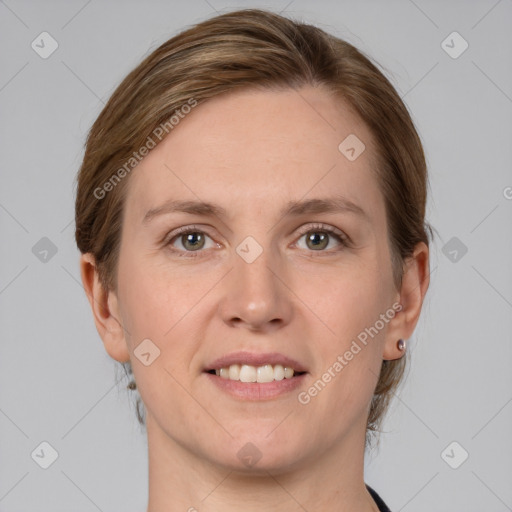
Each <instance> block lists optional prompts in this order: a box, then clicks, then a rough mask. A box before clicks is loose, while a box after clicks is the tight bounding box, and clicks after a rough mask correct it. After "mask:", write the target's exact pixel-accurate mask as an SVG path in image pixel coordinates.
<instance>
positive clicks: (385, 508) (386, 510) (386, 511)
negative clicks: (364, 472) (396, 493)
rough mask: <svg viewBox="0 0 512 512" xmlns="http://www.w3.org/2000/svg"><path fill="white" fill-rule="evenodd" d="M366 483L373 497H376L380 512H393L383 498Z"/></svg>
mask: <svg viewBox="0 0 512 512" xmlns="http://www.w3.org/2000/svg"><path fill="white" fill-rule="evenodd" d="M365 485H366V488H367V489H368V492H369V493H370V494H371V495H372V498H373V499H374V501H375V503H377V506H378V507H379V510H380V512H391V510H389V508H388V506H387V505H386V504H385V503H384V502H383V501H382V498H381V497H380V496H379V495H378V494H377V493H376V492H375V491H374V490H373V489H372V488H371V487H370V486H369V485H367V484H365Z"/></svg>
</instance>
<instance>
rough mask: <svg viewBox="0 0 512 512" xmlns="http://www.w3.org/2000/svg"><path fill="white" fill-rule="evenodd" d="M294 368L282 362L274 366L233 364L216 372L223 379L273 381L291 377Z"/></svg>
mask: <svg viewBox="0 0 512 512" xmlns="http://www.w3.org/2000/svg"><path fill="white" fill-rule="evenodd" d="M294 373H295V372H294V371H293V369H292V368H287V367H283V366H282V365H280V364H276V365H275V366H272V365H271V364H265V365H263V366H251V365H248V364H242V365H239V364H232V365H231V366H229V367H226V368H220V369H217V370H215V374H216V375H218V376H219V377H221V378H223V379H229V380H238V381H240V382H272V381H274V380H283V379H291V378H292V377H293V375H294Z"/></svg>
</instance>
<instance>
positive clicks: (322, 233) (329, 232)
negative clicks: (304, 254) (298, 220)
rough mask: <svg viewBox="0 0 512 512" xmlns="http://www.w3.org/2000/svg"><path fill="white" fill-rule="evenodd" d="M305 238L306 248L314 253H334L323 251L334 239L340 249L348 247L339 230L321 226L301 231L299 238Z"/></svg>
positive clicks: (307, 227) (315, 225)
mask: <svg viewBox="0 0 512 512" xmlns="http://www.w3.org/2000/svg"><path fill="white" fill-rule="evenodd" d="M303 236H306V248H307V249H311V250H312V251H314V252H328V253H331V252H336V250H335V251H325V250H324V249H325V248H326V247H328V245H329V242H330V241H331V240H332V239H335V240H336V241H337V242H338V243H339V244H340V245H341V246H342V247H345V246H347V245H348V240H347V236H346V235H345V234H344V233H343V232H342V231H340V230H338V229H336V228H333V227H331V226H327V225H323V224H313V225H311V224H310V225H308V226H305V227H304V228H302V229H301V238H302V237H303Z"/></svg>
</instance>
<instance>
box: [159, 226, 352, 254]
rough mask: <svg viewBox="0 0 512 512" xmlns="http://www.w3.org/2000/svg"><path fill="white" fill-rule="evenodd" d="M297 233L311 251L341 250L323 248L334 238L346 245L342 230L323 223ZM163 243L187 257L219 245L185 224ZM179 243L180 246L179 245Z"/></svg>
mask: <svg viewBox="0 0 512 512" xmlns="http://www.w3.org/2000/svg"><path fill="white" fill-rule="evenodd" d="M299 234H300V238H299V240H300V239H301V238H302V237H304V236H306V250H307V249H309V250H310V251H312V252H321V253H328V254H331V253H333V252H337V251H339V250H341V249H334V250H330V251H326V250H324V249H325V248H326V247H328V246H329V242H331V241H332V240H333V239H334V240H336V241H337V242H338V244H339V245H340V246H341V247H342V248H343V247H346V246H347V245H348V237H347V236H346V235H345V234H344V233H343V232H342V231H340V230H338V229H336V228H333V227H331V226H328V225H324V224H309V225H307V226H305V227H303V228H301V230H300V231H299ZM207 239H209V240H210V241H211V242H212V243H211V244H210V246H209V247H207V246H206V241H207ZM296 243H298V242H296ZM164 245H165V246H168V247H169V248H170V250H171V251H172V252H174V253H176V254H177V255H178V256H179V257H182V256H183V257H189V258H190V257H192V258H195V257H197V256H199V255H200V253H201V252H202V249H211V248H214V247H220V246H219V244H218V243H216V242H213V240H212V239H211V237H210V236H209V235H208V234H207V233H205V232H204V231H203V230H201V229H199V228H198V227H197V226H185V227H182V228H179V229H177V230H175V231H173V232H172V233H170V234H169V236H168V237H166V241H165V242H164ZM180 245H181V247H179V246H180ZM195 253H197V254H195Z"/></svg>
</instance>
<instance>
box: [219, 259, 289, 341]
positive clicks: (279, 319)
mask: <svg viewBox="0 0 512 512" xmlns="http://www.w3.org/2000/svg"><path fill="white" fill-rule="evenodd" d="M270 252H271V251H270V250H266V249H265V250H263V252H262V253H261V254H260V255H259V256H258V257H257V258H256V259H255V260H254V261H252V262H250V263H249V262H248V261H246V260H245V259H244V258H243V257H241V256H239V254H238V253H236V254H234V258H233V259H234V268H233V270H232V271H231V272H229V274H228V275H227V276H226V279H225V280H224V290H223V297H222V301H221V304H220V314H221V315H222V319H223V321H224V322H225V323H226V324H228V325H229V326H230V327H238V328H246V329H249V330H251V331H263V332H270V331H274V330H276V329H280V328H282V327H284V326H285V325H287V324H288V323H289V322H290V321H291V318H292V314H293V305H292V302H291V297H290V296H291V292H290V290H289V289H288V287H287V286H286V275H285V271H284V270H283V266H282V265H279V264H278V261H277V258H276V257H275V258H274V257H272V255H271V254H270Z"/></svg>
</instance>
